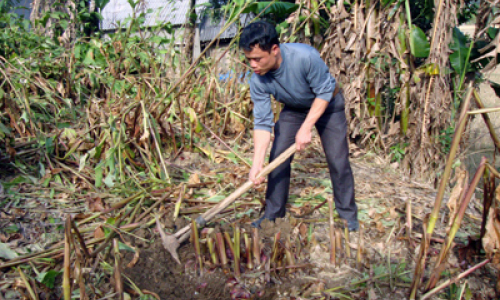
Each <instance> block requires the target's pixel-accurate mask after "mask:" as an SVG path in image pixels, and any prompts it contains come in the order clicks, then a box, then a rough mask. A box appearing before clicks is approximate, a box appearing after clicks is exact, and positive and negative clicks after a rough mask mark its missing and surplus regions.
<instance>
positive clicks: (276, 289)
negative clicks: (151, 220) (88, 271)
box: [122, 218, 317, 300]
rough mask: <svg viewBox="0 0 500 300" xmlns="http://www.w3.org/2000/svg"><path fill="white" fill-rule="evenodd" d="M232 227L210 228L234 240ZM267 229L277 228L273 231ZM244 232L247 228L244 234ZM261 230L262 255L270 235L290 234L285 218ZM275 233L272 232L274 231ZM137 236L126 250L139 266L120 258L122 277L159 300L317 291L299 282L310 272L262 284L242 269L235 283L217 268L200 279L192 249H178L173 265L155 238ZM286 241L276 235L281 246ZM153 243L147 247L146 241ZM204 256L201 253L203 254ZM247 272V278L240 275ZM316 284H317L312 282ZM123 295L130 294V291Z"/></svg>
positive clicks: (266, 297) (284, 274)
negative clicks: (134, 250)
mask: <svg viewBox="0 0 500 300" xmlns="http://www.w3.org/2000/svg"><path fill="white" fill-rule="evenodd" d="M232 225H233V224H229V223H225V224H224V225H222V226H218V227H217V228H215V230H216V231H222V232H226V231H227V232H230V235H231V236H232V235H233V230H232V229H233V227H232ZM241 225H242V231H243V232H250V226H249V224H241ZM272 225H278V226H275V227H273V226H272ZM247 227H248V228H247ZM265 228H266V229H261V230H260V235H261V237H262V244H263V247H264V248H265V249H264V252H268V250H270V248H271V245H272V243H273V241H274V236H275V233H276V232H278V231H280V228H281V229H283V232H285V233H286V232H288V233H287V234H288V235H289V234H290V232H291V225H290V222H289V219H288V218H283V219H280V220H279V221H277V222H276V224H274V223H269V224H266V227H265ZM273 228H274V229H273ZM136 236H139V237H142V238H143V239H137V238H135V239H132V240H131V241H130V244H131V245H132V246H133V247H135V248H136V249H137V250H138V251H139V260H138V261H137V262H136V263H135V264H134V265H133V266H131V267H128V266H127V265H128V264H129V263H130V262H131V261H133V259H134V253H132V252H122V255H123V256H124V257H123V259H122V270H123V273H124V274H125V275H126V276H127V277H129V278H130V279H131V281H132V282H133V283H134V284H135V285H136V286H137V287H138V288H139V289H140V290H141V291H142V292H144V293H148V292H153V293H155V294H157V295H158V296H159V297H160V299H162V300H163V299H168V300H177V299H179V300H180V299H221V300H225V299H262V300H272V299H290V298H289V296H290V295H291V294H292V293H294V291H295V293H298V292H299V291H302V290H304V289H307V287H309V289H311V291H312V290H314V289H315V288H316V289H317V285H313V284H312V283H311V279H304V278H303V276H304V275H312V273H311V272H312V268H307V267H306V268H301V269H300V270H298V271H295V272H293V273H291V272H289V271H287V270H281V271H278V272H274V273H273V272H272V273H271V276H270V282H266V281H265V280H264V275H263V274H259V271H257V270H252V271H250V270H245V266H244V263H242V267H241V268H242V270H243V275H242V277H241V278H240V279H239V280H236V279H235V278H234V274H232V273H230V272H229V270H225V272H224V271H223V270H222V269H221V268H220V267H213V266H212V267H207V266H205V268H204V273H203V274H200V273H199V268H198V266H197V262H196V259H195V253H194V249H193V246H192V244H191V243H187V244H184V245H182V246H181V247H180V248H179V249H178V253H179V256H180V260H181V263H182V264H181V265H179V264H178V263H177V262H175V261H174V260H173V259H172V257H171V255H170V254H169V253H168V252H167V251H166V250H165V249H164V248H163V245H162V244H161V240H160V238H159V235H156V233H151V232H150V231H147V230H139V231H137V232H136ZM284 236H285V235H281V239H280V240H283V238H284ZM150 240H152V241H153V242H152V243H149V242H147V241H150ZM202 252H203V251H202ZM245 271H246V272H245ZM312 281H313V282H315V281H316V279H315V278H312ZM128 291H129V292H131V294H133V291H132V288H131V287H130V286H128Z"/></svg>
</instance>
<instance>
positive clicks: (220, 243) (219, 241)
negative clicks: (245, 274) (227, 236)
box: [215, 232, 227, 268]
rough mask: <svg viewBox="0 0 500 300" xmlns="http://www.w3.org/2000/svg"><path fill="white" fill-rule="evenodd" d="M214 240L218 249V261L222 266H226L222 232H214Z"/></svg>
mask: <svg viewBox="0 0 500 300" xmlns="http://www.w3.org/2000/svg"><path fill="white" fill-rule="evenodd" d="M215 237H216V239H215V242H216V245H217V250H218V251H219V257H220V262H221V264H222V268H226V267H227V256H226V246H225V245H224V239H223V238H222V234H221V233H220V232H217V233H216V234H215Z"/></svg>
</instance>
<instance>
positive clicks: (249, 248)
mask: <svg viewBox="0 0 500 300" xmlns="http://www.w3.org/2000/svg"><path fill="white" fill-rule="evenodd" d="M243 239H244V241H245V253H246V254H247V269H249V270H252V269H253V259H252V241H251V239H250V237H249V236H248V233H246V232H245V233H244V234H243Z"/></svg>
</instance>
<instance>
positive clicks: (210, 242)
mask: <svg viewBox="0 0 500 300" xmlns="http://www.w3.org/2000/svg"><path fill="white" fill-rule="evenodd" d="M214 241H215V240H214V238H213V237H209V238H208V239H207V245H208V252H210V258H211V259H212V263H213V264H214V265H218V264H219V258H218V257H217V251H215V243H214Z"/></svg>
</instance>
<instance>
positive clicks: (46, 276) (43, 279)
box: [36, 270, 62, 289]
mask: <svg viewBox="0 0 500 300" xmlns="http://www.w3.org/2000/svg"><path fill="white" fill-rule="evenodd" d="M61 274H62V272H58V271H54V270H49V271H47V272H41V273H40V274H38V276H37V277H36V280H37V281H38V282H40V283H42V284H44V285H45V286H47V287H48V288H49V289H53V288H54V283H55V281H56V278H57V276H60V275H61Z"/></svg>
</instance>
